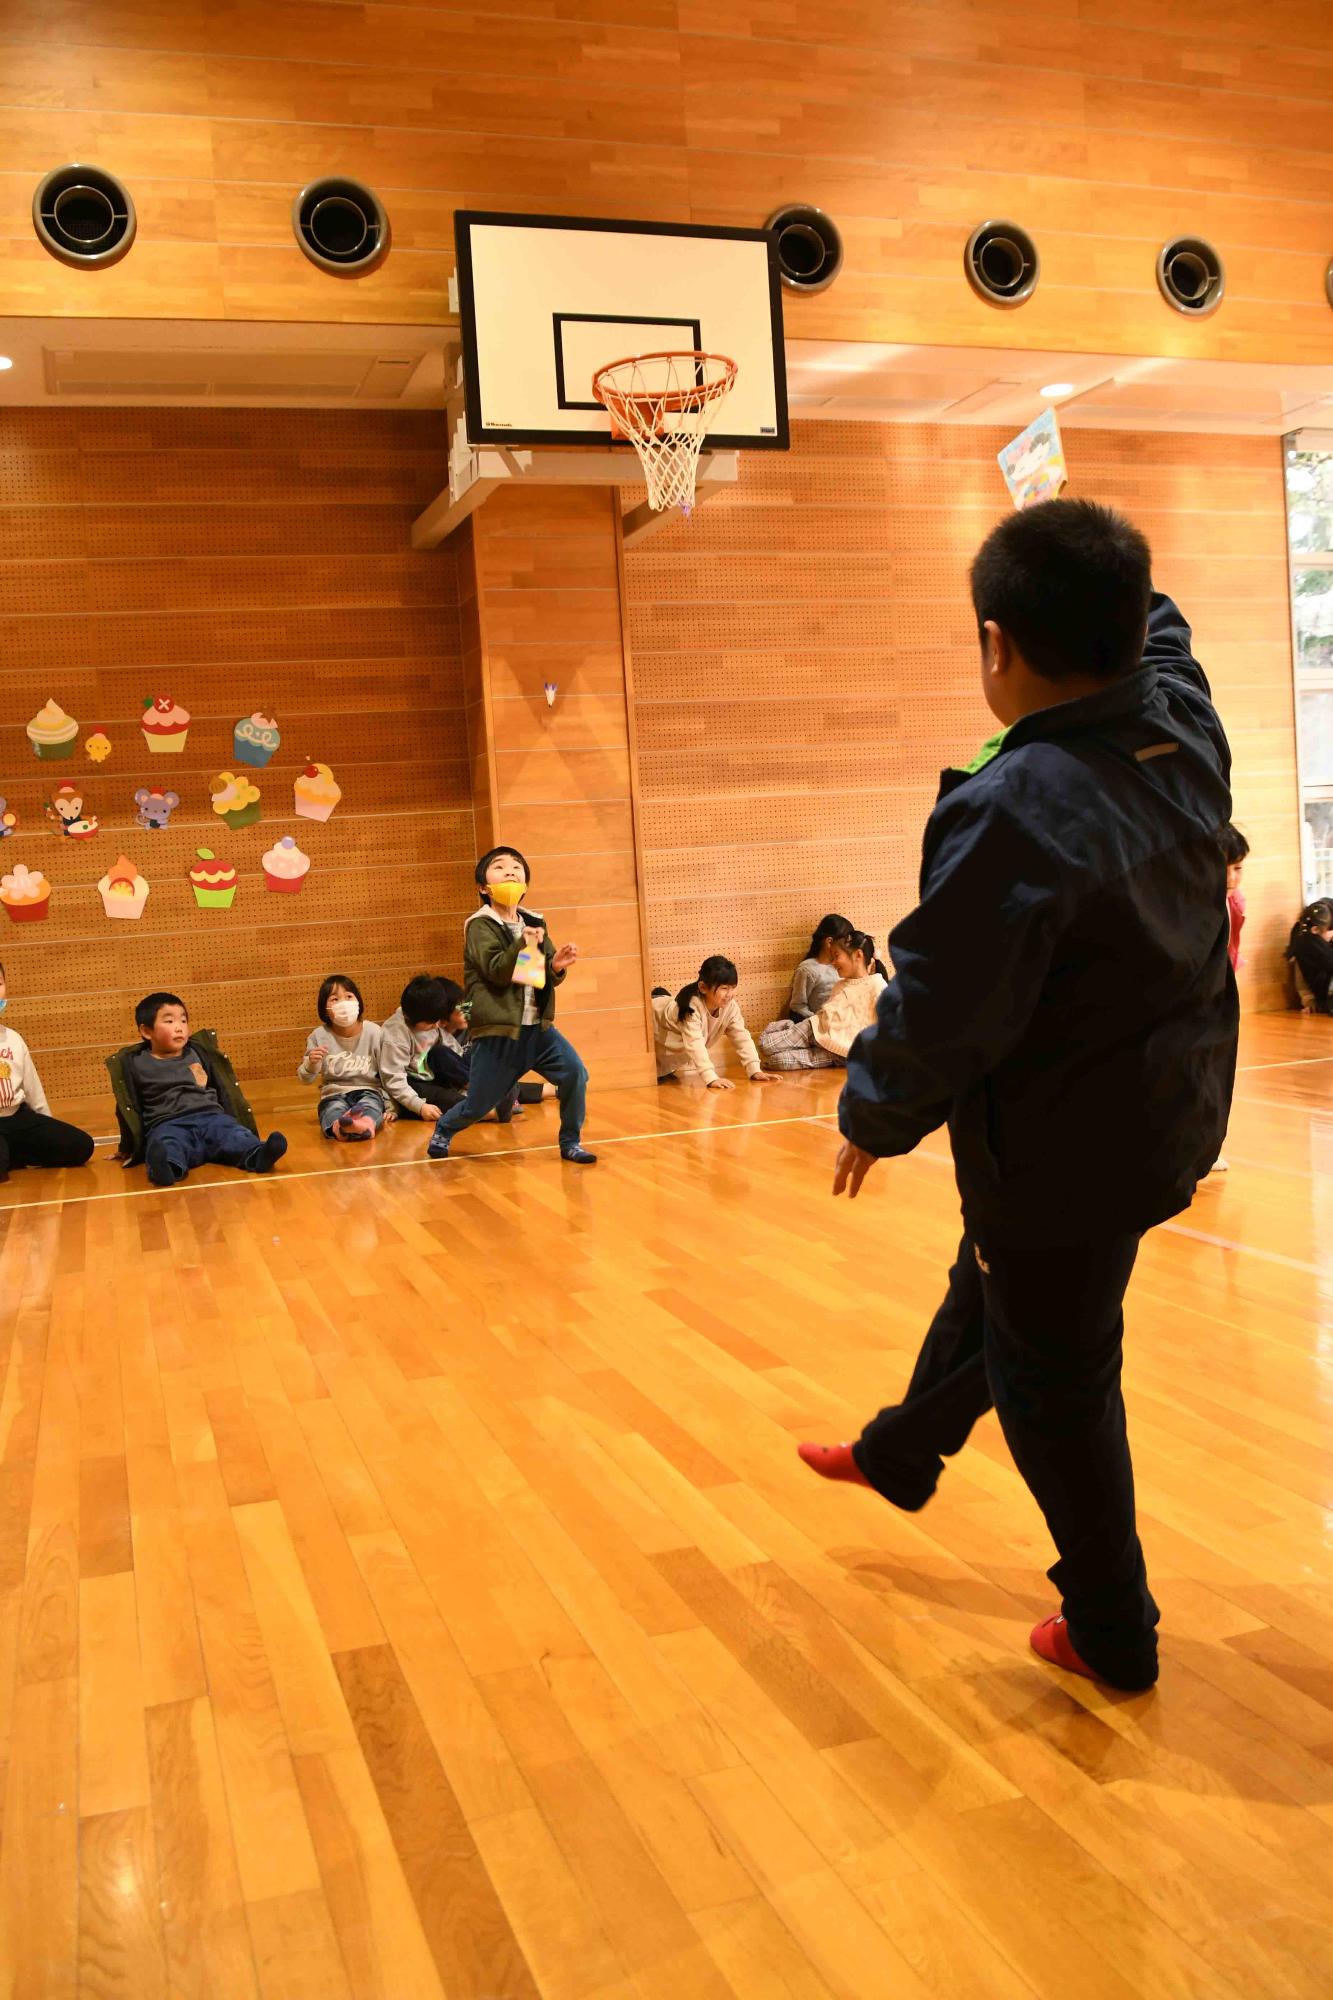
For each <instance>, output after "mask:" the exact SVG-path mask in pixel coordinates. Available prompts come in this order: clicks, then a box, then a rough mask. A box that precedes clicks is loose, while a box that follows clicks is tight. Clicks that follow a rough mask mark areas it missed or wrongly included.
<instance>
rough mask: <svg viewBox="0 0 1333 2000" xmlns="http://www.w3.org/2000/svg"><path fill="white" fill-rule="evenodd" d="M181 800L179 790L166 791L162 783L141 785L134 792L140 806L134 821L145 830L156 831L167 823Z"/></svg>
mask: <svg viewBox="0 0 1333 2000" xmlns="http://www.w3.org/2000/svg"><path fill="white" fill-rule="evenodd" d="M180 802H181V795H180V793H179V792H164V791H163V789H162V787H161V786H160V785H140V787H139V789H138V791H137V792H136V793H135V794H134V803H135V805H136V806H138V808H139V810H138V813H137V814H136V816H135V821H134V823H135V825H136V826H141V827H143V828H144V830H145V832H148V833H154V832H156V831H157V830H158V829H159V828H160V827H164V826H165V825H166V823H167V821H168V820H169V819H170V818H171V815H172V814H173V813H174V812H175V810H176V808H177V806H178V805H179V804H180Z"/></svg>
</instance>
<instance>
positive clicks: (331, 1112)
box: [319, 1090, 384, 1139]
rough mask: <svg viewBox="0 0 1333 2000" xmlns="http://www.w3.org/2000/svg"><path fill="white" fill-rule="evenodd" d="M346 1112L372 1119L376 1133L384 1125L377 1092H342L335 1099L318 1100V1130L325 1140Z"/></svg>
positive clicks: (380, 1099) (381, 1105) (382, 1107)
mask: <svg viewBox="0 0 1333 2000" xmlns="http://www.w3.org/2000/svg"><path fill="white" fill-rule="evenodd" d="M348 1111H354V1112H356V1113H358V1114H359V1115H360V1116H361V1117H362V1118H373V1119H374V1121H375V1130H376V1131H377V1132H378V1131H379V1129H380V1127H381V1125H382V1124H383V1123H384V1099H383V1098H382V1097H381V1096H380V1094H379V1092H378V1091H377V1090H344V1091H343V1092H341V1094H340V1095H339V1096H337V1097H321V1098H320V1100H319V1129H320V1131H321V1132H322V1133H323V1134H324V1137H325V1138H326V1139H327V1138H328V1137H329V1134H330V1133H331V1132H332V1130H333V1127H334V1126H335V1125H336V1124H337V1122H338V1120H339V1119H340V1118H341V1117H342V1116H343V1114H344V1113H345V1112H348Z"/></svg>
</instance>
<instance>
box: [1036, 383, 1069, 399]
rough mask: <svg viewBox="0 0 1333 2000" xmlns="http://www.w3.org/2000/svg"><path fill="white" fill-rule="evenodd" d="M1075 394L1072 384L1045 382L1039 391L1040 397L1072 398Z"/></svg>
mask: <svg viewBox="0 0 1333 2000" xmlns="http://www.w3.org/2000/svg"><path fill="white" fill-rule="evenodd" d="M1073 393H1074V385H1073V383H1072V382H1044V383H1043V384H1042V386H1041V388H1040V389H1038V391H1037V394H1038V395H1039V396H1072V395H1073Z"/></svg>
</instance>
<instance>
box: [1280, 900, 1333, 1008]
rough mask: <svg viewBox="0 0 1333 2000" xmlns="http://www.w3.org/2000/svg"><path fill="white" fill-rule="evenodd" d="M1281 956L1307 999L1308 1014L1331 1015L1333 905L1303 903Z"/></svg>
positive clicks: (1332, 1003)
mask: <svg viewBox="0 0 1333 2000" xmlns="http://www.w3.org/2000/svg"><path fill="white" fill-rule="evenodd" d="M1285 956H1286V957H1287V958H1288V959H1289V960H1290V962H1291V964H1292V967H1293V969H1294V971H1295V972H1296V973H1298V974H1299V975H1300V983H1299V984H1298V987H1297V991H1298V992H1299V991H1300V985H1304V988H1305V992H1306V993H1308V995H1309V1003H1308V1005H1307V1004H1306V1001H1305V998H1304V995H1302V1005H1303V1006H1305V1007H1306V1011H1307V1012H1308V1013H1313V1014H1333V902H1330V901H1329V900H1328V899H1327V898H1326V897H1323V896H1321V897H1320V898H1319V900H1318V902H1315V903H1307V904H1306V906H1305V908H1304V909H1303V910H1302V911H1301V913H1300V915H1299V917H1297V919H1296V921H1295V923H1294V924H1293V925H1292V927H1291V937H1290V940H1289V941H1288V944H1287V949H1286V954H1285Z"/></svg>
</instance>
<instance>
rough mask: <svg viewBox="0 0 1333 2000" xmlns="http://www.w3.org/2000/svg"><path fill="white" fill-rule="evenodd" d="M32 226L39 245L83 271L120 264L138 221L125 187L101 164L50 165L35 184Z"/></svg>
mask: <svg viewBox="0 0 1333 2000" xmlns="http://www.w3.org/2000/svg"><path fill="white" fill-rule="evenodd" d="M32 226H33V228H34V229H35V230H36V231H37V240H38V242H39V243H40V244H41V245H42V248H43V249H44V250H49V251H50V253H51V255H52V256H53V257H58V258H59V259H60V261H61V263H62V264H73V265H77V266H78V267H79V268H80V269H82V270H85V271H98V270H105V268H106V266H107V265H108V264H116V263H119V261H120V259H121V258H122V257H123V256H124V255H125V253H126V252H127V251H128V249H129V247H130V245H131V244H132V243H133V241H134V232H135V229H136V227H137V226H138V225H137V222H136V219H135V214H134V203H133V202H132V201H131V200H130V195H129V189H128V188H126V187H125V186H123V184H122V183H121V182H120V181H118V180H117V179H116V177H115V175H114V174H108V173H105V172H104V171H103V169H102V168H101V167H87V166H73V167H53V168H52V169H51V172H50V173H49V174H46V175H44V176H43V178H42V179H41V180H40V181H39V182H38V183H37V190H36V192H35V194H34V195H33V198H32Z"/></svg>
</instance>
